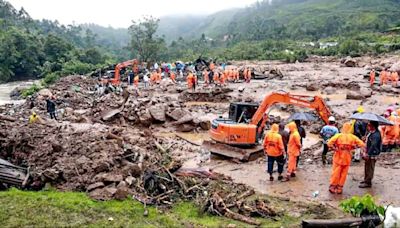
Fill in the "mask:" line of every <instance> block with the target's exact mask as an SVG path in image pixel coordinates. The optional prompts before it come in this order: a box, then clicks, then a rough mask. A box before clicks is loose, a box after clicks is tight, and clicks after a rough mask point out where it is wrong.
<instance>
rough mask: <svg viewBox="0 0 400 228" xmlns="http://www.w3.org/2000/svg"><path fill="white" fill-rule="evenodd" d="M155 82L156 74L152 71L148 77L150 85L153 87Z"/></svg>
mask: <svg viewBox="0 0 400 228" xmlns="http://www.w3.org/2000/svg"><path fill="white" fill-rule="evenodd" d="M156 81H157V72H156V71H155V70H154V71H153V73H152V74H151V75H150V85H154V84H155V83H156Z"/></svg>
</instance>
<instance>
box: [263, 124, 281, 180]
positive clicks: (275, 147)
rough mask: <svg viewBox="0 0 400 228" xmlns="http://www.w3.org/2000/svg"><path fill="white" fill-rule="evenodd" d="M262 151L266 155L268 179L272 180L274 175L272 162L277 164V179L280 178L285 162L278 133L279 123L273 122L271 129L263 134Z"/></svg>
mask: <svg viewBox="0 0 400 228" xmlns="http://www.w3.org/2000/svg"><path fill="white" fill-rule="evenodd" d="M263 148H264V153H265V155H267V160H268V161H267V170H268V173H269V180H270V181H273V180H274V177H273V176H272V172H273V170H274V163H275V161H276V163H277V164H278V175H279V176H278V180H282V179H283V176H282V173H283V165H284V164H285V157H284V155H283V154H284V151H285V147H284V146H283V140H282V136H281V135H280V134H279V125H278V124H273V125H272V126H271V130H270V131H269V132H268V133H267V134H266V135H265V138H264V142H263Z"/></svg>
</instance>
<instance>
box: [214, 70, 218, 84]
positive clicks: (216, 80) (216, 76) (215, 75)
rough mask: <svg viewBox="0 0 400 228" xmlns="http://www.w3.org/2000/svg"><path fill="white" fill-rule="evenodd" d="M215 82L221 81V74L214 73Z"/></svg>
mask: <svg viewBox="0 0 400 228" xmlns="http://www.w3.org/2000/svg"><path fill="white" fill-rule="evenodd" d="M213 81H214V82H215V83H217V82H218V81H219V74H218V72H216V71H214V76H213Z"/></svg>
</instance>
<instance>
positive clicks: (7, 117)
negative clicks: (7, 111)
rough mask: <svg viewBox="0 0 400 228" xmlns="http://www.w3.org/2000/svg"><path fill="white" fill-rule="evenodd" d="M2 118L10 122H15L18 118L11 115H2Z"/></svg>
mask: <svg viewBox="0 0 400 228" xmlns="http://www.w3.org/2000/svg"><path fill="white" fill-rule="evenodd" d="M0 120H6V121H10V122H15V121H16V120H17V119H16V118H14V117H11V116H6V115H0Z"/></svg>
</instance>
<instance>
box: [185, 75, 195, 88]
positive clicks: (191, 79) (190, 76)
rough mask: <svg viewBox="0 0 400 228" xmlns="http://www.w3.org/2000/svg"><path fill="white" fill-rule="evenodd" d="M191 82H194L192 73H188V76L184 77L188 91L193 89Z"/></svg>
mask: <svg viewBox="0 0 400 228" xmlns="http://www.w3.org/2000/svg"><path fill="white" fill-rule="evenodd" d="M193 81H194V76H193V73H192V72H189V73H188V76H187V77H186V82H187V86H188V89H191V88H193Z"/></svg>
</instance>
